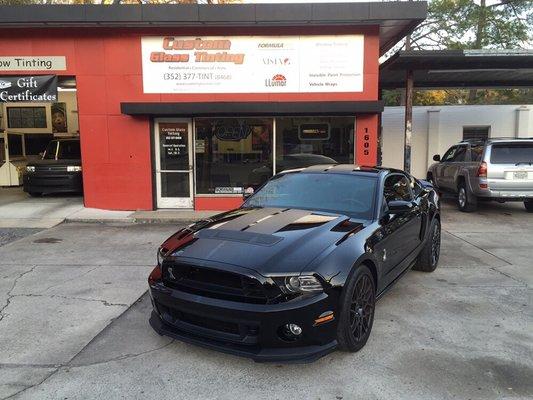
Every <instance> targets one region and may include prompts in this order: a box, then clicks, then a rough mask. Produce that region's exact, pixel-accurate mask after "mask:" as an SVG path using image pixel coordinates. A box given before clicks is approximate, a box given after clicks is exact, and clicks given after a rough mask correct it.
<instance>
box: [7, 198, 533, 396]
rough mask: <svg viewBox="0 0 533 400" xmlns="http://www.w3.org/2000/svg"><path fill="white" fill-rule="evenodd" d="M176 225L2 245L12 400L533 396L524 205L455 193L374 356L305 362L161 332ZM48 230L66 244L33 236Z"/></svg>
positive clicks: (371, 346) (74, 231)
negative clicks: (164, 276)
mask: <svg viewBox="0 0 533 400" xmlns="http://www.w3.org/2000/svg"><path fill="white" fill-rule="evenodd" d="M175 229H176V228H175V227H170V226H157V225H130V226H125V227H121V226H108V225H98V224H95V225H91V224H89V225H71V224H64V225H60V226H57V227H55V228H53V229H49V230H46V231H42V232H40V233H38V234H36V235H33V236H31V237H26V238H24V239H21V240H18V241H17V242H13V243H11V244H9V245H6V246H4V247H0V271H1V272H0V278H1V280H0V307H3V311H2V317H1V318H2V320H1V321H0V399H7V398H10V399H11V398H13V399H65V398H68V399H122V398H128V399H144V398H156V397H157V398H161V399H176V398H178V399H197V398H203V399H236V398H244V399H247V398H255V399H272V398H289V397H290V398H297V399H300V398H306V399H307V398H309V399H333V400H338V399H355V398H357V399H424V400H428V399H448V398H457V399H531V398H533V308H532V305H533V304H532V299H533V291H532V285H533V267H532V265H531V258H532V257H533V249H532V246H531V243H532V241H531V237H532V235H533V214H527V213H525V211H524V210H523V207H522V205H521V204H511V205H508V204H504V205H502V204H486V205H481V207H480V210H479V212H478V213H475V214H463V213H458V212H456V211H455V210H454V208H453V206H451V205H450V203H448V202H445V203H444V206H443V230H444V231H443V244H442V254H441V261H440V266H439V268H438V269H437V270H436V271H435V272H434V273H432V274H425V273H421V272H416V271H411V272H409V273H408V274H407V275H406V276H405V277H404V278H403V279H402V280H401V281H400V282H399V283H398V284H397V285H396V286H395V287H394V288H393V289H392V290H391V291H390V292H389V293H388V294H387V295H386V296H384V298H383V299H382V300H381V301H380V302H379V303H378V305H377V309H376V318H375V322H374V329H373V332H372V336H371V337H370V340H369V341H368V343H367V346H366V347H365V348H364V349H363V350H362V351H360V352H359V353H356V354H348V353H341V352H334V353H332V354H330V355H328V356H326V357H324V358H322V359H321V360H319V361H317V362H315V363H313V364H304V365H294V364H289V365H278V364H255V363H253V362H252V361H250V360H247V359H241V358H238V357H234V356H230V355H226V354H221V353H217V352H214V351H211V350H206V349H202V348H198V347H195V346H192V345H188V344H184V343H181V342H179V341H174V340H171V339H169V338H166V337H161V336H158V335H157V334H156V333H155V332H153V330H152V329H151V328H150V326H149V324H148V317H149V312H150V308H151V306H150V300H149V297H148V295H147V294H145V291H146V276H147V274H148V272H149V270H150V269H151V267H150V265H152V263H153V261H154V258H155V256H154V254H155V249H156V247H157V245H158V244H159V243H160V242H161V241H162V240H164V239H165V238H166V237H167V235H168V234H170V233H171V232H173V231H174V230H175ZM47 238H51V239H59V241H58V242H56V243H53V242H54V240H51V241H49V242H50V243H34V242H35V240H36V239H47ZM45 242H46V241H45ZM6 303H7V304H6Z"/></svg>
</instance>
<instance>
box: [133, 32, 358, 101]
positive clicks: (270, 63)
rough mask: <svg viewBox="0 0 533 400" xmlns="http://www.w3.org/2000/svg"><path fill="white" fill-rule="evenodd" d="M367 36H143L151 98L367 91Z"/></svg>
mask: <svg viewBox="0 0 533 400" xmlns="http://www.w3.org/2000/svg"><path fill="white" fill-rule="evenodd" d="M363 62H364V36H363V35H335V36H232V37H229V36H217V37H215V36H203V37H178V36H165V37H143V38H142V66H143V84H144V92H145V93H311V92H361V91H362V90H363Z"/></svg>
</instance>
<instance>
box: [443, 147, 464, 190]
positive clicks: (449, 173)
mask: <svg viewBox="0 0 533 400" xmlns="http://www.w3.org/2000/svg"><path fill="white" fill-rule="evenodd" d="M467 150H468V145H466V144H464V145H459V146H457V150H456V151H455V154H454V155H453V157H452V158H451V160H450V161H449V162H448V163H447V164H448V165H447V166H446V168H445V172H444V174H445V181H446V187H447V188H448V189H450V190H452V191H456V190H457V185H456V183H457V174H458V173H459V170H460V169H461V168H462V167H463V166H464V163H465V161H466V155H467Z"/></svg>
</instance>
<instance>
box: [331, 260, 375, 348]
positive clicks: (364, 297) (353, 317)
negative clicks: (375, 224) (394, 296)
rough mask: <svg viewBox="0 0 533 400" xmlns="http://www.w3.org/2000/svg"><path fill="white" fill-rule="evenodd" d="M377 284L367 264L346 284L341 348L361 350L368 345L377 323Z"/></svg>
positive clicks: (338, 336)
mask: <svg viewBox="0 0 533 400" xmlns="http://www.w3.org/2000/svg"><path fill="white" fill-rule="evenodd" d="M375 306H376V284H375V282H374V277H373V276H372V273H371V272H370V270H369V269H368V267H367V266H366V265H360V266H359V267H357V270H356V271H355V273H353V275H352V276H351V278H350V279H349V280H348V282H347V283H346V286H345V288H344V292H343V295H342V298H341V313H340V316H339V324H338V327H337V341H338V342H339V348H340V349H341V350H345V351H351V352H356V351H359V350H360V349H361V348H363V346H364V345H365V344H366V342H367V340H368V338H369V336H370V332H371V331H372V325H373V323H374V310H375Z"/></svg>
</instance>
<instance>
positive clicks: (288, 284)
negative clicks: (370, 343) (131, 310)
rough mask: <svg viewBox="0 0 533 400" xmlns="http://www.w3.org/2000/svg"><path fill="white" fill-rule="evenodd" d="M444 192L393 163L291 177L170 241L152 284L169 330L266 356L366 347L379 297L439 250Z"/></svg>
mask: <svg viewBox="0 0 533 400" xmlns="http://www.w3.org/2000/svg"><path fill="white" fill-rule="evenodd" d="M440 237H441V226H440V213H439V206H438V196H437V194H436V192H435V191H434V190H433V188H432V186H431V185H430V184H429V183H428V182H423V181H418V180H416V179H415V178H413V177H412V176H410V175H408V174H406V173H404V172H402V171H399V170H393V169H385V168H365V167H354V165H342V164H340V165H329V166H326V165H317V166H312V167H308V168H302V169H299V170H291V171H287V172H282V173H280V174H277V175H276V176H274V177H272V178H271V179H270V180H269V181H268V182H267V183H266V184H265V185H264V186H263V187H262V188H261V189H260V190H258V191H256V192H255V193H254V194H252V195H251V196H250V197H248V198H247V199H246V201H245V202H244V203H243V205H242V206H241V207H240V208H238V209H236V210H233V211H229V212H226V213H222V214H219V215H216V216H214V217H211V218H208V219H205V220H202V221H199V222H197V223H195V224H193V225H190V226H189V227H187V228H184V229H181V230H180V231H178V232H176V233H175V234H174V235H172V236H171V237H170V238H168V239H167V240H166V241H165V242H164V243H163V244H162V245H161V247H160V248H159V250H158V264H157V266H156V267H155V268H154V270H153V271H152V272H151V274H150V276H149V278H148V283H149V288H150V295H151V299H152V304H153V311H152V315H151V317H150V323H151V325H152V327H153V328H154V329H155V330H156V331H157V332H158V333H159V334H162V335H168V336H171V337H173V338H176V339H179V340H182V341H185V342H190V343H193V344H197V345H201V346H205V347H209V348H212V349H217V350H220V351H223V352H228V353H232V354H236V355H239V356H247V357H250V358H252V359H254V360H255V361H289V360H298V361H312V360H315V359H317V358H319V357H321V356H323V355H325V354H326V353H328V352H331V351H333V350H334V349H337V348H338V349H342V350H346V351H352V352H354V351H358V350H360V349H361V348H362V347H363V346H364V345H365V343H366V341H367V340H368V337H369V335H370V332H371V330H372V323H373V320H374V309H375V302H376V300H377V299H379V298H380V297H381V296H383V295H384V294H385V292H387V290H388V289H390V288H391V287H392V286H393V284H394V283H395V282H396V281H397V280H398V279H399V278H400V277H401V276H402V275H403V274H404V273H405V272H406V271H407V270H408V269H409V268H410V267H413V268H414V269H417V270H421V271H427V272H431V271H433V270H435V268H436V267H437V263H438V260H439V252H440Z"/></svg>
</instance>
